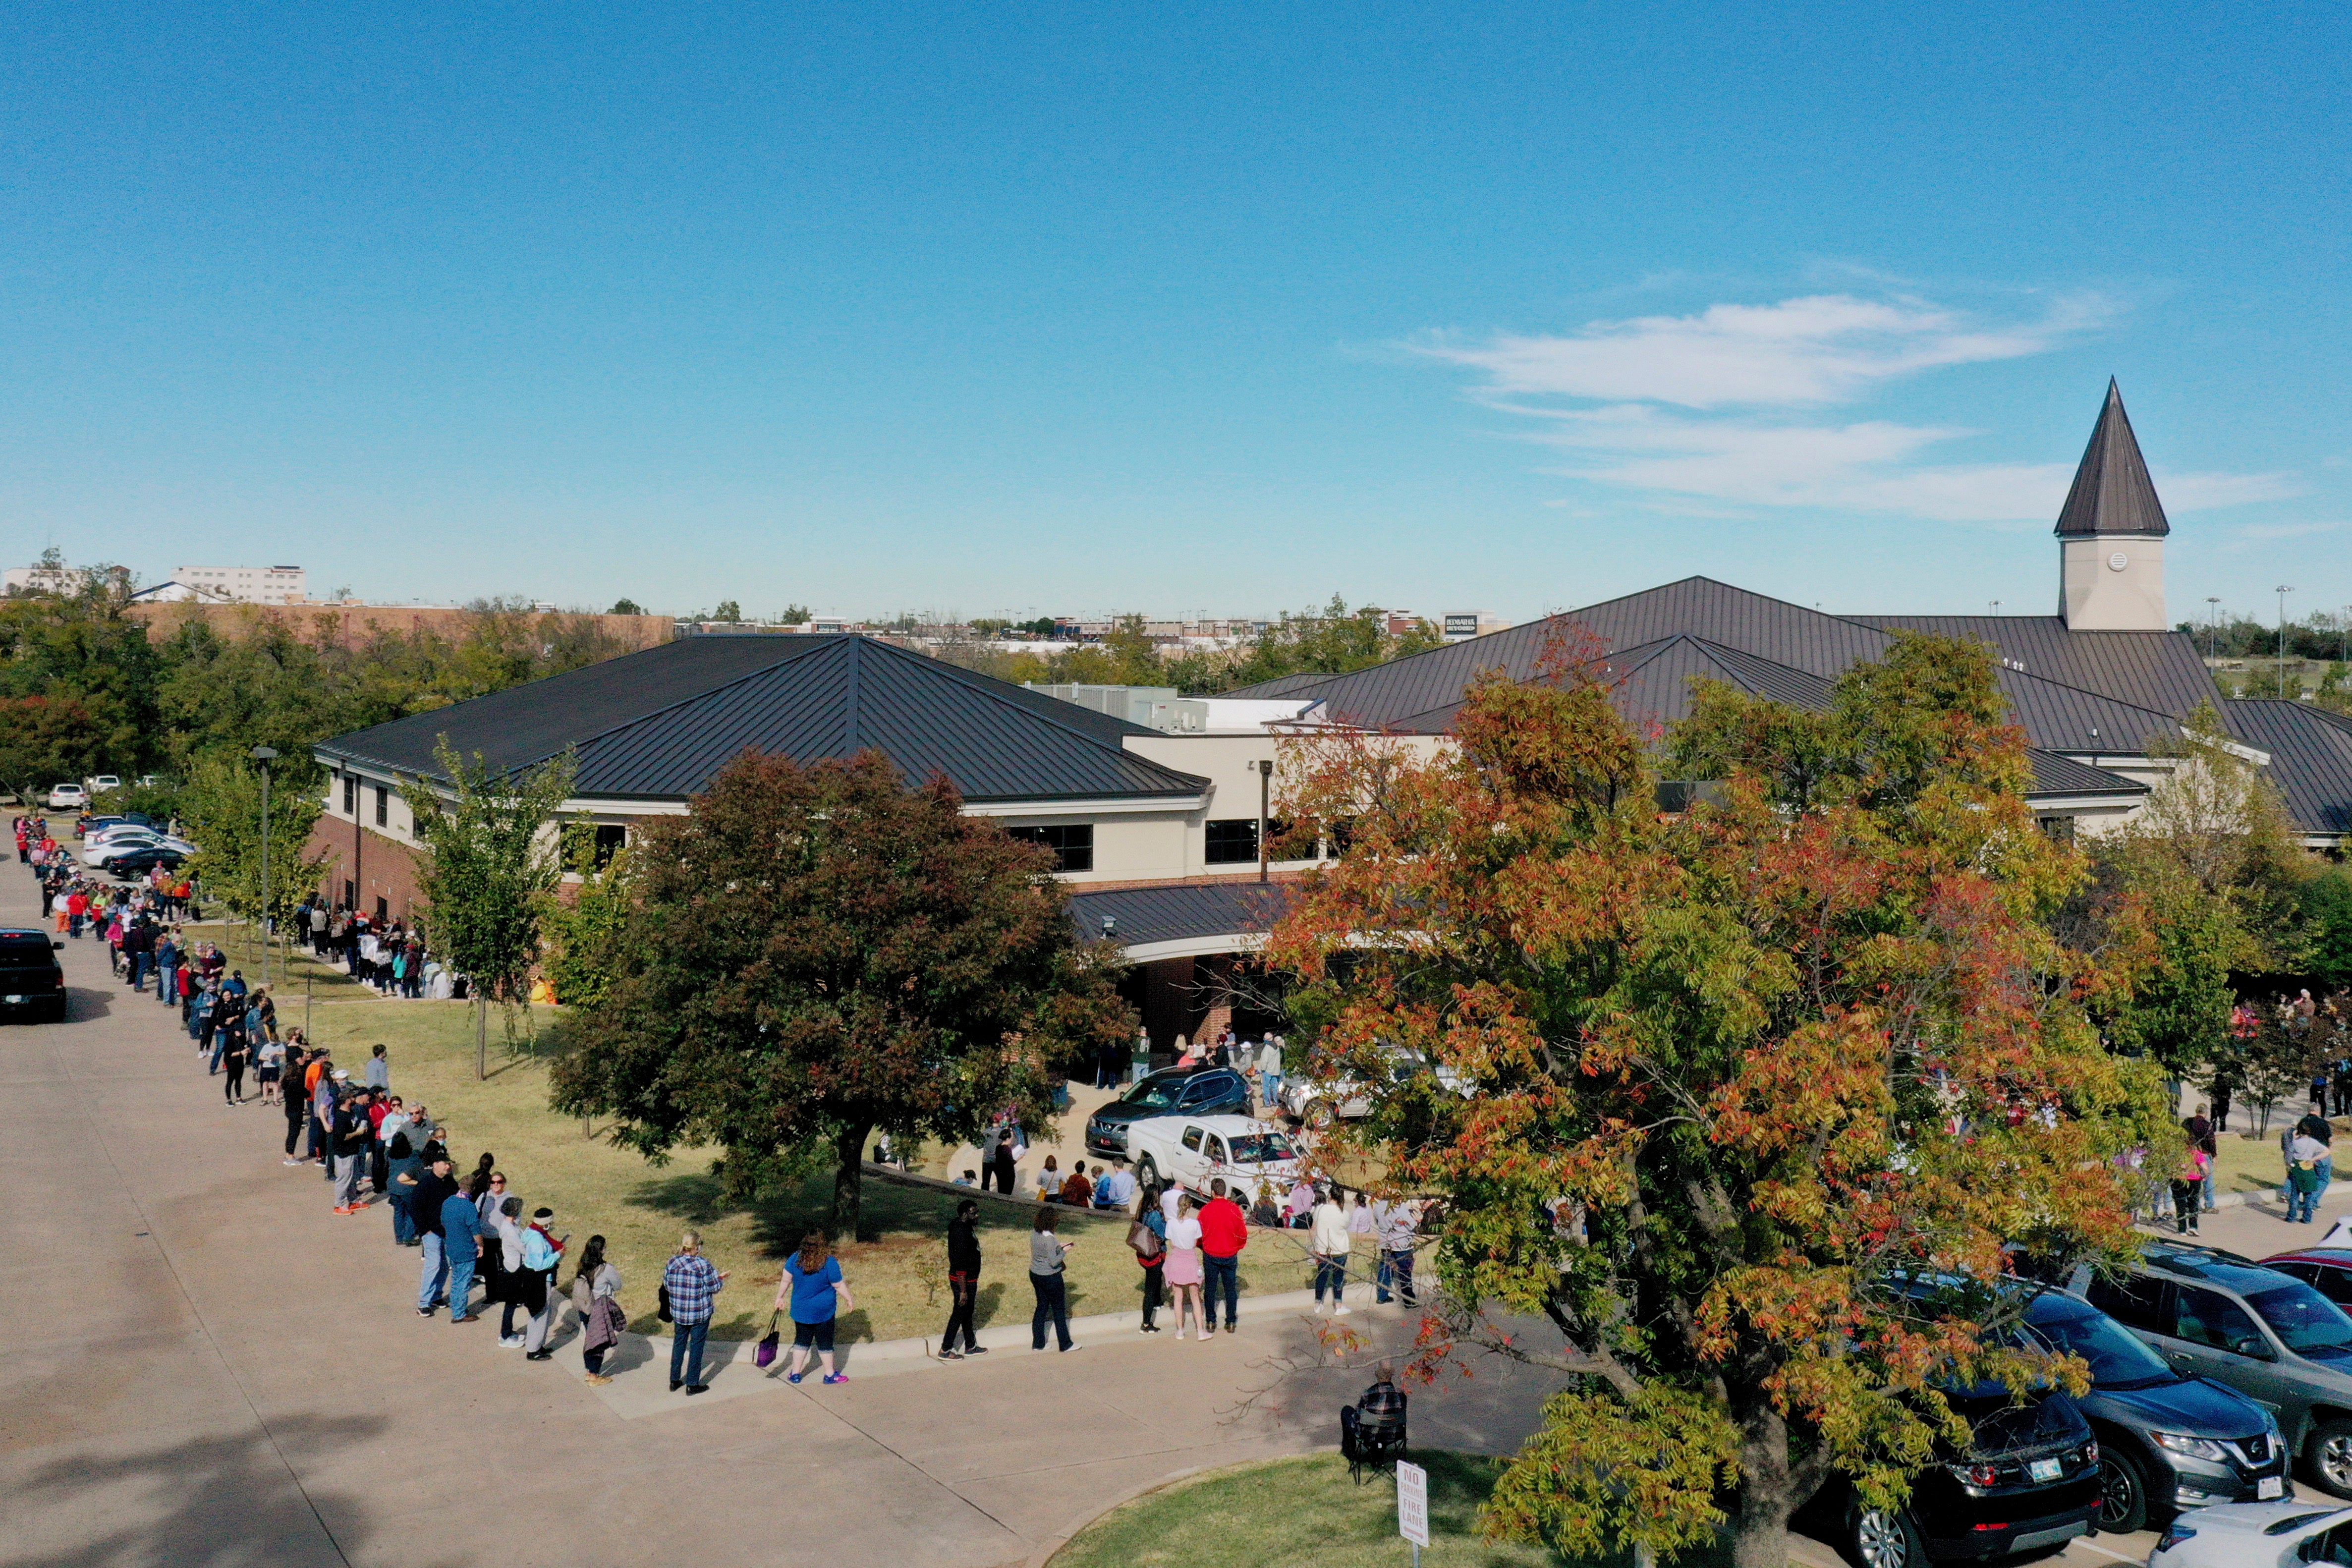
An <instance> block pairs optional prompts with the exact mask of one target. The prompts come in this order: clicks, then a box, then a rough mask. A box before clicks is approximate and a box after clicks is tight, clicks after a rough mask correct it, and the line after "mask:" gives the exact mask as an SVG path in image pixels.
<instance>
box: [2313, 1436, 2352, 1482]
mask: <svg viewBox="0 0 2352 1568" xmlns="http://www.w3.org/2000/svg"><path fill="white" fill-rule="evenodd" d="M2306 1451H2307V1453H2308V1455H2309V1458H2310V1463H2309V1466H2308V1468H2309V1471H2310V1475H2311V1479H2312V1483H2313V1484H2314V1485H2315V1486H2316V1487H2318V1488H2319V1489H2320V1490H2322V1491H2325V1492H2329V1493H2332V1494H2334V1495H2335V1496H2336V1497H2340V1498H2352V1421H2323V1422H2321V1423H2320V1424H2319V1425H2318V1426H2315V1427H2314V1428H2312V1433H2311V1446H2310V1447H2309V1449H2308V1450H2306Z"/></svg>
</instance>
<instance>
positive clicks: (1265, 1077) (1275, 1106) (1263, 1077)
mask: <svg viewBox="0 0 2352 1568" xmlns="http://www.w3.org/2000/svg"><path fill="white" fill-rule="evenodd" d="M1257 1083H1258V1095H1259V1098H1260V1100H1263V1102H1264V1104H1265V1110H1263V1111H1262V1112H1261V1114H1263V1115H1266V1116H1273V1115H1276V1114H1278V1113H1279V1112H1280V1111H1281V1110H1282V1037H1281V1036H1280V1035H1268V1036H1267V1037H1265V1044H1263V1045H1261V1046H1259V1047H1258V1048H1257Z"/></svg>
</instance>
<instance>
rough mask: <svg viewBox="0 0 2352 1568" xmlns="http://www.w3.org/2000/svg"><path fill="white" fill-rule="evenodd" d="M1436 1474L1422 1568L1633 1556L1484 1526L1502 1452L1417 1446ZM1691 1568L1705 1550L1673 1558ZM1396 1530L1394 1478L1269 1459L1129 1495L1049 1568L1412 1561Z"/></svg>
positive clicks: (1586, 1564) (1398, 1564) (1351, 1567)
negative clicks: (1543, 1542)
mask: <svg viewBox="0 0 2352 1568" xmlns="http://www.w3.org/2000/svg"><path fill="white" fill-rule="evenodd" d="M1411 1458H1412V1462H1413V1463H1415V1464H1417V1465H1420V1466H1421V1467H1422V1468H1424V1469H1425V1470H1427V1471H1428V1472H1429V1535H1430V1542H1429V1547H1428V1549H1427V1550H1426V1551H1424V1552H1422V1554H1421V1561H1422V1565H1423V1568H1623V1565H1625V1564H1628V1563H1631V1561H1632V1557H1631V1554H1630V1553H1622V1554H1619V1553H1612V1554H1611V1555H1608V1556H1602V1557H1577V1558H1570V1557H1563V1556H1561V1555H1560V1554H1559V1553H1558V1552H1553V1551H1550V1550H1549V1549H1548V1548H1546V1547H1543V1546H1540V1545H1535V1544H1530V1543H1525V1542H1496V1541H1488V1540H1486V1539H1484V1538H1483V1537H1481V1536H1480V1535H1479V1534H1478V1533H1477V1527H1478V1509H1479V1506H1480V1505H1481V1504H1483V1503H1484V1502H1485V1501H1486V1496H1487V1494H1488V1493H1489V1492H1491V1491H1493V1490H1494V1489H1495V1481H1496V1478H1497V1477H1499V1476H1500V1475H1501V1474H1502V1472H1503V1466H1504V1461H1503V1460H1500V1459H1490V1458H1483V1457H1480V1456H1477V1455H1472V1454H1452V1453H1443V1452H1438V1451H1434V1450H1432V1451H1426V1452H1420V1453H1415V1454H1412V1456H1411ZM1676 1561H1677V1562H1678V1563H1685V1564H1688V1565H1689V1568H1705V1565H1706V1564H1707V1563H1712V1562H1714V1561H1715V1558H1714V1557H1713V1556H1712V1555H1710V1554H1706V1553H1690V1554H1685V1556H1683V1557H1680V1558H1677V1559H1676ZM1411 1565H1412V1545H1411V1544H1410V1543H1408V1542H1406V1541H1405V1540H1404V1539H1403V1538H1402V1536H1400V1535H1398V1534H1397V1519H1396V1482H1395V1480H1394V1479H1393V1478H1391V1477H1390V1476H1389V1475H1387V1474H1385V1473H1381V1474H1368V1475H1367V1476H1366V1477H1365V1479H1364V1481H1363V1483H1362V1484H1361V1485H1359V1484H1357V1483H1356V1482H1355V1481H1354V1480H1352V1479H1349V1474H1348V1462H1347V1461H1346V1460H1345V1459H1342V1458H1339V1455H1337V1454H1314V1455H1308V1456H1306V1457H1304V1458H1291V1459H1271V1460H1267V1461H1265V1462H1263V1463H1259V1464H1253V1465H1236V1466H1234V1467H1233V1468H1229V1469H1222V1470H1210V1471H1206V1472H1204V1473H1202V1474H1200V1475H1196V1476H1190V1477H1187V1478H1186V1479H1183V1480H1181V1481H1178V1482H1176V1483H1174V1484H1173V1485H1171V1486H1166V1487H1162V1488H1160V1489H1158V1490H1156V1491H1152V1492H1147V1493H1146V1494H1144V1495H1143V1496H1142V1497H1139V1498H1137V1499H1135V1500H1133V1501H1131V1502H1127V1503H1122V1504H1120V1505H1119V1506H1118V1507H1117V1508H1115V1509H1113V1510H1110V1511H1109V1512H1108V1513H1107V1514H1104V1515H1103V1516H1102V1517H1101V1518H1100V1519H1097V1520H1096V1521H1094V1522H1093V1523H1092V1524H1089V1525H1087V1527H1086V1528H1085V1529H1084V1530H1081V1531H1078V1532H1077V1534H1076V1535H1074V1536H1072V1537H1071V1538H1070V1541H1069V1543H1068V1544H1067V1545H1066V1546H1064V1547H1063V1548H1062V1549H1061V1550H1060V1551H1059V1552H1055V1554H1054V1555H1053V1557H1052V1559H1051V1560H1050V1563H1049V1564H1048V1568H1411Z"/></svg>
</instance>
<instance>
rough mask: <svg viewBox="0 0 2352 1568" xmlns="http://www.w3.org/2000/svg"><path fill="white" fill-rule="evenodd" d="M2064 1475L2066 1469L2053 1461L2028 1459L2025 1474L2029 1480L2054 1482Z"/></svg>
mask: <svg viewBox="0 0 2352 1568" xmlns="http://www.w3.org/2000/svg"><path fill="white" fill-rule="evenodd" d="M2065 1473H2066V1467H2065V1466H2063V1465H2062V1464H2060V1463H2059V1462H2058V1461H2057V1460H2055V1459H2030V1460H2028V1461H2027V1462H2026V1466H2025V1474H2026V1478H2027V1479H2029V1480H2036V1481H2054V1480H2056V1479H2059V1478H2060V1477H2061V1476H2063V1475H2064V1474H2065Z"/></svg>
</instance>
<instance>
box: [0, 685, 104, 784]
mask: <svg viewBox="0 0 2352 1568" xmlns="http://www.w3.org/2000/svg"><path fill="white" fill-rule="evenodd" d="M105 746H106V732H105V731H104V730H102V729H101V728H100V725H99V722H98V721H97V720H95V719H93V718H91V717H90V712H89V709H88V708H86V707H84V706H83V705H82V704H81V703H80V702H79V701H78V700H75V699H73V698H70V697H0V789H5V790H7V791H8V792H9V793H10V794H11V795H15V796H16V798H17V799H18V800H21V801H23V802H25V803H26V805H31V804H33V802H34V800H35V798H36V796H37V795H38V793H39V792H40V791H41V790H43V789H45V788H46V787H47V786H48V785H50V784H71V783H74V782H76V781H78V780H79V779H83V778H86V777H88V776H89V774H90V773H91V772H93V771H94V770H95V769H96V768H97V766H98V763H99V759H100V756H101V754H102V753H103V752H104V749H105Z"/></svg>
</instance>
